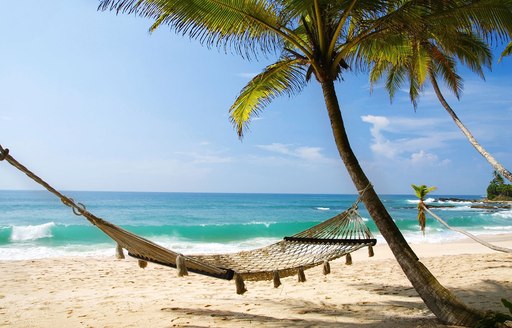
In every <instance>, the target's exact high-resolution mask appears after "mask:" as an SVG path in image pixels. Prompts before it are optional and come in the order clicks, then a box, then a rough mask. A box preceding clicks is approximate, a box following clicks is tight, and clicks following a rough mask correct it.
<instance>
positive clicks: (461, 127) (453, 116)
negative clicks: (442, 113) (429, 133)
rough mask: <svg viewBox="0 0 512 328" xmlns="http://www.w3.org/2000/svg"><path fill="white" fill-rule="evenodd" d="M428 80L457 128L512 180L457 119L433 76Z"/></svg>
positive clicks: (497, 168) (495, 168)
mask: <svg viewBox="0 0 512 328" xmlns="http://www.w3.org/2000/svg"><path fill="white" fill-rule="evenodd" d="M430 81H431V82H432V86H433V87H434V91H435V92H436V95H437V99H439V101H440V102H441V104H442V105H443V107H444V109H446V111H447V112H448V114H449V115H450V116H451V118H452V119H453V121H454V122H455V124H457V126H458V127H459V129H460V130H461V131H462V133H464V135H465V136H466V138H468V140H469V142H470V143H471V144H472V145H473V147H475V149H476V150H477V151H478V152H479V153H480V154H481V155H482V156H483V157H484V158H485V159H486V160H487V161H488V162H489V164H491V166H492V167H493V168H494V170H496V172H498V173H499V174H501V175H502V176H504V177H505V178H506V179H507V180H508V181H510V182H512V173H510V172H509V171H508V170H507V169H506V168H505V167H504V166H503V165H501V164H500V163H499V162H498V161H497V160H496V159H495V158H494V157H493V156H492V155H491V154H489V153H488V152H487V151H486V150H485V149H484V147H482V146H481V145H480V144H479V143H478V141H476V139H475V137H473V135H472V134H471V132H469V130H468V129H467V128H466V127H465V126H464V124H462V122H461V121H460V120H459V117H458V116H457V114H455V112H454V111H453V109H452V108H451V107H450V105H449V104H448V102H447V101H446V99H445V98H444V97H443V94H442V93H441V90H440V89H439V85H438V84H437V81H436V79H435V77H434V76H433V75H432V74H431V75H430Z"/></svg>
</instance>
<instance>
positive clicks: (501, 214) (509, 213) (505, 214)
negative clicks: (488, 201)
mask: <svg viewBox="0 0 512 328" xmlns="http://www.w3.org/2000/svg"><path fill="white" fill-rule="evenodd" d="M492 216H494V217H498V218H502V219H512V211H510V210H509V211H501V212H496V213H493V214H492Z"/></svg>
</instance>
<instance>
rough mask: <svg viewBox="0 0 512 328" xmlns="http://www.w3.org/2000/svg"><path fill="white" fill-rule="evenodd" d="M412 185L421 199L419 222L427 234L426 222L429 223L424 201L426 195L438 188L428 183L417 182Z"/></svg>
mask: <svg viewBox="0 0 512 328" xmlns="http://www.w3.org/2000/svg"><path fill="white" fill-rule="evenodd" d="M411 187H412V189H414V193H415V194H416V197H418V198H419V199H420V202H419V203H418V222H419V224H420V228H421V231H422V232H423V234H425V224H426V223H427V218H426V216H425V210H424V209H423V206H425V203H424V202H423V201H424V200H425V197H427V195H428V194H429V193H430V192H431V191H434V190H436V189H437V187H430V188H429V187H427V186H426V185H421V186H417V185H415V184H412V185H411Z"/></svg>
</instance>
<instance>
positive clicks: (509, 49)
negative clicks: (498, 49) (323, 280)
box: [498, 41, 512, 62]
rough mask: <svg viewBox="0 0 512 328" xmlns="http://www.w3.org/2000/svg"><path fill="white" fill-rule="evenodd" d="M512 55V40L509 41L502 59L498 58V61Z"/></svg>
mask: <svg viewBox="0 0 512 328" xmlns="http://www.w3.org/2000/svg"><path fill="white" fill-rule="evenodd" d="M510 55H512V41H510V42H509V43H508V45H507V46H506V47H505V49H504V50H503V52H502V53H501V56H500V59H498V62H500V61H501V60H502V59H503V57H506V56H510Z"/></svg>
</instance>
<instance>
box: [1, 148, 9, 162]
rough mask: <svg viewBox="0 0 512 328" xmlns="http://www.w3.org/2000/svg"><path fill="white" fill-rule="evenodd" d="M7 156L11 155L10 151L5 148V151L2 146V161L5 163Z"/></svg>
mask: <svg viewBox="0 0 512 328" xmlns="http://www.w3.org/2000/svg"><path fill="white" fill-rule="evenodd" d="M7 155H9V149H7V148H5V149H3V148H2V147H1V146H0V161H3V160H4V159H5V158H6V157H7Z"/></svg>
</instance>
